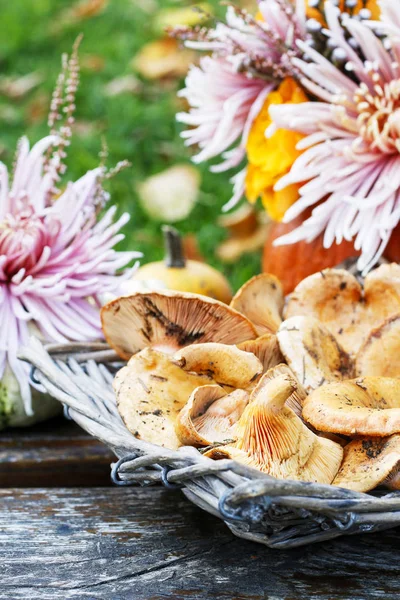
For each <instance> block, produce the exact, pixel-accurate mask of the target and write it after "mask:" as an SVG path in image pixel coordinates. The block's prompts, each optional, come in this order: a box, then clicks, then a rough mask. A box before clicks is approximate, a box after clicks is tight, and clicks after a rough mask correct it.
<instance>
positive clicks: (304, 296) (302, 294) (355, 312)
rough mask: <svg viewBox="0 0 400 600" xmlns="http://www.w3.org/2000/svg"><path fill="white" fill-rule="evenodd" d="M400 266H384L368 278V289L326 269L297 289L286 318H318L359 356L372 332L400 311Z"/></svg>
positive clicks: (350, 352) (351, 353)
mask: <svg viewBox="0 0 400 600" xmlns="http://www.w3.org/2000/svg"><path fill="white" fill-rule="evenodd" d="M399 282H400V266H399V265H397V264H392V265H382V266H381V267H379V268H378V269H376V270H375V271H372V272H371V273H369V274H368V275H367V277H366V278H365V282H364V289H363V288H362V286H361V285H360V283H359V282H358V281H357V279H356V278H355V277H354V276H353V275H350V273H348V272H347V271H345V270H342V269H326V270H325V271H321V272H320V273H315V274H314V275H311V276H310V277H307V278H306V279H304V280H303V281H302V282H301V283H300V284H299V285H298V286H297V287H296V289H295V290H294V292H293V294H292V295H291V296H290V298H289V301H288V303H287V306H286V309H285V311H284V315H285V318H286V319H288V318H290V317H293V316H297V315H303V316H311V317H316V318H317V319H318V320H320V321H321V322H322V323H323V324H324V325H325V326H326V327H327V328H328V329H329V331H330V332H331V333H332V334H333V335H334V336H335V337H336V339H337V340H339V341H340V344H341V346H342V347H343V349H344V350H345V351H346V352H347V353H348V354H350V355H353V354H356V353H357V351H358V350H359V348H360V347H361V346H362V344H363V343H364V341H365V339H366V338H367V336H368V335H369V333H370V331H371V330H372V329H374V328H375V327H378V326H379V325H380V324H381V323H382V322H383V321H384V320H385V319H386V318H389V317H391V316H393V315H395V314H397V313H399V312H400V283H399Z"/></svg>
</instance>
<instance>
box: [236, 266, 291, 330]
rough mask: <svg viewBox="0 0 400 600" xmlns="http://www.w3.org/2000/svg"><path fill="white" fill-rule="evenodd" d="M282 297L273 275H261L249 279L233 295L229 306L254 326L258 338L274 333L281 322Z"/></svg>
mask: <svg viewBox="0 0 400 600" xmlns="http://www.w3.org/2000/svg"><path fill="white" fill-rule="evenodd" d="M283 304H284V296H283V289H282V284H281V282H280V281H279V279H278V278H277V277H275V275H270V274H268V273H262V274H261V275H256V276H255V277H253V278H252V279H249V281H247V282H246V283H245V284H244V285H243V286H242V287H241V288H240V290H239V291H238V292H237V293H236V294H235V296H234V297H233V299H232V301H231V304H230V306H231V307H232V308H234V309H235V310H237V311H238V312H240V313H241V314H242V315H245V316H246V317H247V318H248V319H250V321H251V322H252V323H253V324H254V326H255V328H256V330H257V333H258V335H259V336H261V335H264V333H275V332H276V331H277V330H278V328H279V325H280V324H281V322H282V310H283Z"/></svg>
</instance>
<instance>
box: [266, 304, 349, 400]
mask: <svg viewBox="0 0 400 600" xmlns="http://www.w3.org/2000/svg"><path fill="white" fill-rule="evenodd" d="M277 338H278V342H279V347H280V349H281V352H282V354H283V355H284V357H285V359H286V361H287V363H288V365H289V366H290V367H291V369H292V371H293V372H294V374H295V375H296V377H297V379H298V380H299V381H301V383H302V384H303V386H304V388H305V390H306V391H307V392H311V391H312V390H315V389H316V388H318V387H319V386H320V385H322V384H323V383H325V382H328V381H341V380H342V379H343V378H345V377H347V378H349V377H352V376H353V365H352V361H351V359H350V357H349V356H348V354H347V353H346V352H345V351H344V350H343V348H341V346H340V344H339V343H338V342H337V341H336V339H335V337H334V336H333V335H332V334H331V333H330V332H329V330H328V329H327V328H326V327H325V326H324V325H322V323H320V322H319V321H318V320H317V319H314V318H313V317H300V316H299V317H291V318H290V319H287V320H286V321H284V322H283V323H282V325H281V326H280V328H279V331H278V333H277Z"/></svg>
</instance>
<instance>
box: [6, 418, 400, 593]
mask: <svg viewBox="0 0 400 600" xmlns="http://www.w3.org/2000/svg"><path fill="white" fill-rule="evenodd" d="M0 458H1V460H0V486H1V489H0V497H1V502H0V555H1V556H0V599H1V600H17V599H23V600H31V599H32V600H33V599H34V600H36V599H40V600H58V599H60V600H69V599H70V598H73V599H74V600H79V599H80V598H82V599H91V600H92V599H93V600H94V599H96V600H97V599H107V600H125V599H126V600H142V599H143V600H163V599H167V598H168V599H172V598H173V599H174V600H181V599H182V600H212V599H216V600H219V599H220V600H297V599H302V600H307V599H309V598H310V599H321V600H322V599H323V600H328V599H329V600H331V599H335V600H337V599H340V600H365V599H370V598H384V599H385V600H391V599H392V598H393V599H394V598H400V582H399V575H400V566H399V561H398V557H399V549H400V542H399V530H398V529H397V530H392V531H391V532H387V533H384V534H378V535H369V536H367V535H365V536H358V537H354V538H343V539H340V540H335V541H333V542H330V543H326V544H322V545H314V546H310V547H307V548H299V549H297V550H292V551H277V550H269V549H267V548H265V547H263V546H260V545H258V544H253V543H250V542H245V541H243V540H240V539H237V538H235V537H234V536H233V535H232V534H231V533H230V532H229V530H228V528H227V527H226V526H225V525H224V524H223V523H222V522H221V521H219V520H218V519H216V518H214V517H211V516H209V515H207V514H206V513H204V512H202V511H201V510H200V509H198V508H196V507H195V506H193V505H191V504H190V503H189V502H188V501H187V500H186V499H185V498H184V497H183V496H182V494H181V493H180V492H171V491H166V490H164V489H162V488H147V489H146V488H145V489H139V488H115V487H111V486H110V485H109V463H110V461H112V456H111V455H110V453H109V452H108V451H107V449H106V448H104V446H102V445H101V444H100V443H98V442H96V441H95V440H92V439H90V438H89V437H88V436H87V435H86V434H85V433H84V432H82V431H80V430H79V429H78V427H76V426H75V425H74V424H72V423H68V422H63V421H61V420H56V421H53V422H50V423H48V424H47V425H44V426H38V427H36V428H34V429H32V430H29V431H25V432H23V431H19V432H18V433H17V432H8V433H3V434H0Z"/></svg>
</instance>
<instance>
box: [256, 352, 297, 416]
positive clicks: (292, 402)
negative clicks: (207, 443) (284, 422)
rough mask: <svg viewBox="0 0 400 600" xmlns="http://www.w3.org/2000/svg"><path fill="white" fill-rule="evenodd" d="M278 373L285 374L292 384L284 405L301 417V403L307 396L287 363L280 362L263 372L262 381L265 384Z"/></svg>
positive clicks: (277, 375)
mask: <svg viewBox="0 0 400 600" xmlns="http://www.w3.org/2000/svg"><path fill="white" fill-rule="evenodd" d="M279 375H285V376H286V377H287V378H288V379H289V381H291V382H292V384H293V392H292V393H291V395H290V396H289V397H288V399H287V400H286V402H285V405H286V406H287V407H288V408H291V409H292V411H293V412H294V413H296V415H297V416H298V417H300V418H301V419H302V418H303V417H302V413H303V403H304V400H305V399H306V398H307V393H306V391H305V389H304V388H303V386H302V385H301V383H299V381H298V380H297V379H296V377H295V375H294V373H293V371H292V369H291V368H290V367H289V366H288V365H286V364H284V363H280V364H279V365H276V366H275V367H272V368H271V369H269V370H268V371H267V372H266V373H265V375H264V377H263V381H264V383H265V384H266V383H267V382H268V381H271V379H276V378H277V377H279Z"/></svg>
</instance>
